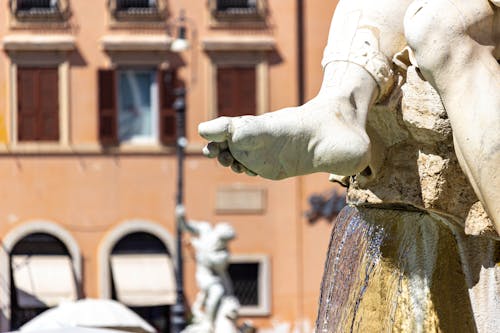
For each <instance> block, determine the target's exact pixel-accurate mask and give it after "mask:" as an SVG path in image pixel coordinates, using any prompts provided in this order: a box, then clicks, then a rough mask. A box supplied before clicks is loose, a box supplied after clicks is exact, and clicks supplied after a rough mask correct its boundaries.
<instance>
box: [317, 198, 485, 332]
mask: <svg viewBox="0 0 500 333" xmlns="http://www.w3.org/2000/svg"><path fill="white" fill-rule="evenodd" d="M439 220H440V218H439V217H436V216H433V215H431V214H428V213H426V212H423V211H419V210H416V209H408V207H391V208H388V207H383V208H374V207H346V208H344V210H343V211H342V212H341V213H340V214H339V216H338V217H337V219H336V221H335V222H334V226H333V230H332V236H331V240H330V246H329V250H328V256H327V260H326V264H325V273H324V277H323V283H322V288H321V299H320V308H319V313H318V319H317V323H316V325H317V327H316V332H318V333H335V332H339V333H346V332H367V333H368V332H369V333H371V332H377V333H378V332H415V333H419V332H422V333H424V332H453V333H458V332H460V333H462V332H463V333H467V332H477V329H476V325H475V322H474V319H473V314H472V307H471V303H470V299H469V296H468V287H467V283H466V278H465V274H464V272H463V269H462V263H461V259H460V254H459V248H458V246H457V242H456V239H455V236H454V234H453V233H452V232H451V230H450V229H449V228H448V227H447V226H446V225H445V224H443V223H442V221H439Z"/></svg>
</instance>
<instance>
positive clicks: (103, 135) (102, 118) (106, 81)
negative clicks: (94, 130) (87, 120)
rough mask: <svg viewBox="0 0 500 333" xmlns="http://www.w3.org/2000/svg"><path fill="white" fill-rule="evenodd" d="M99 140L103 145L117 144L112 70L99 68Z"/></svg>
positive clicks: (116, 116) (114, 76) (115, 100)
mask: <svg viewBox="0 0 500 333" xmlns="http://www.w3.org/2000/svg"><path fill="white" fill-rule="evenodd" d="M98 89H99V101H98V103H99V141H100V142H101V144H103V145H115V144H118V110H117V98H116V75H115V71H114V70H99V74H98Z"/></svg>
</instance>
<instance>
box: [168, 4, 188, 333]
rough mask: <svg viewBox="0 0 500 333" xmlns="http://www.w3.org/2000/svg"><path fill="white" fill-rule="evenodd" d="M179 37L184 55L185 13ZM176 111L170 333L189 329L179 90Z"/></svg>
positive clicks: (175, 47) (182, 93) (182, 98)
mask: <svg viewBox="0 0 500 333" xmlns="http://www.w3.org/2000/svg"><path fill="white" fill-rule="evenodd" d="M177 25H178V36H177V39H176V40H174V42H173V43H172V45H171V48H170V49H171V51H172V52H182V51H185V50H187V49H188V48H189V42H188V41H187V40H186V19H185V16H184V11H181V12H180V15H179V18H178V19H177ZM174 93H175V96H176V99H175V101H174V104H173V108H174V110H175V113H176V139H177V141H176V142H177V145H176V155H177V194H176V206H175V217H176V258H175V260H176V270H175V281H176V294H177V297H176V302H175V304H174V305H173V306H172V307H171V309H170V310H171V311H170V331H171V332H172V333H180V332H182V330H183V329H184V328H185V327H186V306H185V302H184V267H183V262H182V224H181V223H182V221H183V219H185V211H184V158H185V148H186V145H187V139H186V134H185V133H186V89H185V88H184V87H180V88H177V89H176V90H175V91H174Z"/></svg>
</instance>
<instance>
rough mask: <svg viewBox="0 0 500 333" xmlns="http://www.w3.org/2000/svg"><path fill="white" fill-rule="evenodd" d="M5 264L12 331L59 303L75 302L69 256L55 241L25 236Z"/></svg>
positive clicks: (40, 235)
mask: <svg viewBox="0 0 500 333" xmlns="http://www.w3.org/2000/svg"><path fill="white" fill-rule="evenodd" d="M9 261H10V281H11V284H10V291H11V292H10V297H11V299H10V302H11V309H12V311H11V314H12V317H11V328H12V329H17V328H19V327H20V326H21V325H23V324H24V323H26V322H27V321H28V320H30V319H32V318H34V317H35V316H37V315H38V314H40V313H41V312H43V311H45V310H47V309H48V308H50V307H52V306H56V305H58V304H59V303H60V302H61V301H63V300H76V299H77V297H78V292H77V287H76V285H77V284H76V280H75V273H74V270H73V265H72V260H71V256H70V254H69V251H68V249H67V248H66V246H65V245H64V243H63V242H62V241H61V240H59V239H58V238H56V237H54V236H52V235H50V234H47V233H43V232H37V233H32V234H29V235H27V236H25V237H23V238H22V239H21V240H19V241H18V242H17V243H16V244H15V245H14V247H13V248H12V250H11V252H10V256H9Z"/></svg>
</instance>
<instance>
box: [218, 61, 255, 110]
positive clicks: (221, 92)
mask: <svg viewBox="0 0 500 333" xmlns="http://www.w3.org/2000/svg"><path fill="white" fill-rule="evenodd" d="M256 85H257V83H256V69H255V66H252V67H238V66H236V67H220V66H219V67H218V68H217V110H218V115H219V116H228V117H236V116H243V115H255V114H256V110H257V95H256V93H257V89H256Z"/></svg>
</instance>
